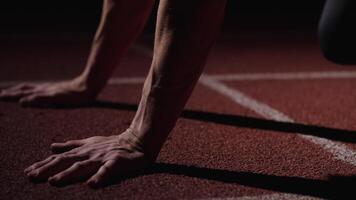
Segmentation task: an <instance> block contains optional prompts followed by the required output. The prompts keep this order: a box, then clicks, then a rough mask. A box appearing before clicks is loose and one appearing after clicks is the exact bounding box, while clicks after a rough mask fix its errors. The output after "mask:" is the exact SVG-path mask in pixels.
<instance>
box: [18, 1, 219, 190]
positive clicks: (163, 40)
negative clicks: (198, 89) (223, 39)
mask: <svg viewBox="0 0 356 200" xmlns="http://www.w3.org/2000/svg"><path fill="white" fill-rule="evenodd" d="M224 7H225V1H223V0H194V1H192V0H161V2H160V7H159V13H158V23H157V30H156V39H155V50H154V59H153V62H152V66H151V69H150V72H149V74H148V77H147V79H146V82H145V85H144V88H143V92H142V98H141V102H140V105H139V108H138V111H137V113H136V116H135V118H134V120H133V122H132V124H131V126H130V128H129V129H128V130H127V131H126V132H124V133H122V134H120V135H113V136H109V137H92V138H87V139H83V140H73V141H68V142H66V143H59V144H53V145H52V149H53V151H55V152H57V153H58V152H62V153H60V154H56V155H53V156H50V157H49V158H47V159H46V160H43V161H40V162H37V163H35V164H34V165H32V166H30V167H29V168H27V169H26V170H25V173H27V175H28V176H29V177H30V178H31V179H32V180H35V181H39V180H42V181H47V180H49V182H50V183H51V184H55V185H63V184H64V185H65V184H69V183H71V182H74V181H77V180H82V179H88V181H87V183H88V184H89V185H90V186H93V187H98V186H101V185H103V184H106V183H107V182H108V181H110V178H112V177H115V175H123V174H126V173H127V172H136V171H138V170H141V169H143V168H145V167H146V166H147V165H149V164H151V163H152V162H154V160H155V159H156V157H157V155H158V153H159V151H160V149H161V147H162V145H163V143H164V141H165V140H166V138H167V136H168V134H169V132H170V131H171V129H172V128H173V127H174V124H175V123H176V121H177V118H178V116H179V114H180V112H181V111H182V109H183V107H184V105H185V103H186V101H187V99H188V97H189V96H190V94H191V92H192V90H193V88H194V86H195V84H196V82H197V80H198V78H199V76H200V74H201V72H202V69H203V66H204V64H205V61H206V58H207V56H208V53H209V50H210V47H211V46H212V44H213V41H214V39H215V36H216V33H217V30H218V27H219V25H220V23H221V21H222V18H223V13H224Z"/></svg>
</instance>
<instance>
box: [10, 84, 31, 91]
mask: <svg viewBox="0 0 356 200" xmlns="http://www.w3.org/2000/svg"><path fill="white" fill-rule="evenodd" d="M35 87H36V86H35V85H33V84H28V83H21V84H18V85H15V86H12V87H9V88H7V89H5V91H21V90H29V89H34V88H35Z"/></svg>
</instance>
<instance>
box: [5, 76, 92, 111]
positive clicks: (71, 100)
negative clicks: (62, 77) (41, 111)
mask: <svg viewBox="0 0 356 200" xmlns="http://www.w3.org/2000/svg"><path fill="white" fill-rule="evenodd" d="M94 99H95V97H94V96H93V95H90V94H89V91H88V89H87V88H86V87H85V86H84V85H83V84H81V83H80V82H78V81H77V80H70V81H62V82H54V83H39V84H25V83H24V84H19V85H16V86H13V87H10V88H7V89H4V90H2V91H1V93H0V100H4V101H18V102H19V103H20V104H22V105H24V106H52V105H82V104H86V103H89V102H91V101H93V100H94Z"/></svg>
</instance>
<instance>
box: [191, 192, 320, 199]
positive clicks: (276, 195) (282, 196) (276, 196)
mask: <svg viewBox="0 0 356 200" xmlns="http://www.w3.org/2000/svg"><path fill="white" fill-rule="evenodd" d="M198 200H199V199H198ZM200 200H321V198H316V197H311V196H304V195H296V194H288V193H274V194H267V195H260V196H243V197H228V198H207V199H200Z"/></svg>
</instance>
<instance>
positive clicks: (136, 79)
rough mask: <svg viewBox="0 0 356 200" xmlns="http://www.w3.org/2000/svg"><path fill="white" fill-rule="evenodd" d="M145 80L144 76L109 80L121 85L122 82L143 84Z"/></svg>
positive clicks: (109, 82)
mask: <svg viewBox="0 0 356 200" xmlns="http://www.w3.org/2000/svg"><path fill="white" fill-rule="evenodd" d="M143 82H145V78H144V77H130V78H124V77H123V78H111V79H110V80H109V81H108V84H109V85H120V84H141V83H143Z"/></svg>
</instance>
